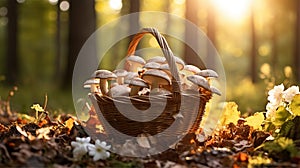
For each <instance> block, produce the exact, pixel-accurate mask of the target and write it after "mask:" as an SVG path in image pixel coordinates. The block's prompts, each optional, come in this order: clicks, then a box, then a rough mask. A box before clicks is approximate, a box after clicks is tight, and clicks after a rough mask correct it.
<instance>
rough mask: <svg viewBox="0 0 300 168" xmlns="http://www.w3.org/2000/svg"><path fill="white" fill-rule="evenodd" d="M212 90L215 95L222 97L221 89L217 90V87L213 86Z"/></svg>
mask: <svg viewBox="0 0 300 168" xmlns="http://www.w3.org/2000/svg"><path fill="white" fill-rule="evenodd" d="M210 90H211V92H212V93H215V94H217V95H219V96H221V95H222V93H221V91H220V90H219V89H217V88H216V87H214V86H211V87H210Z"/></svg>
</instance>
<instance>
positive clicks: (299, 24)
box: [294, 0, 300, 82]
mask: <svg viewBox="0 0 300 168" xmlns="http://www.w3.org/2000/svg"><path fill="white" fill-rule="evenodd" d="M296 3H297V7H296V14H297V16H296V24H295V25H296V26H295V28H296V41H295V55H294V61H295V73H296V80H297V81H298V82H299V81H300V1H299V0H296Z"/></svg>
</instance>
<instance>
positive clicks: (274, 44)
mask: <svg viewBox="0 0 300 168" xmlns="http://www.w3.org/2000/svg"><path fill="white" fill-rule="evenodd" d="M274 15H275V16H274V18H276V14H274ZM276 23H277V22H276V20H275V19H273V22H272V23H271V29H272V37H271V39H272V53H271V54H272V55H271V67H272V73H273V76H277V75H278V71H277V69H278V68H277V64H278V63H277V59H278V58H277V57H278V54H277V52H278V46H277V27H276Z"/></svg>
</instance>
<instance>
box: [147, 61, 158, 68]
mask: <svg viewBox="0 0 300 168" xmlns="http://www.w3.org/2000/svg"><path fill="white" fill-rule="evenodd" d="M143 68H146V69H159V68H160V64H159V63H157V62H147V63H146V64H145V65H144V67H143Z"/></svg>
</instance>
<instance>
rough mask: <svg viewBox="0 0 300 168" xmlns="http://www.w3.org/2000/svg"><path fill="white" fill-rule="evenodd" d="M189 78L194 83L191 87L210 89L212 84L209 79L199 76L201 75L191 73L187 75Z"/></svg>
mask: <svg viewBox="0 0 300 168" xmlns="http://www.w3.org/2000/svg"><path fill="white" fill-rule="evenodd" d="M187 79H188V80H189V81H191V82H192V83H193V85H192V86H191V89H197V90H198V88H199V87H202V88H204V89H206V90H210V86H209V83H208V81H207V80H206V78H204V77H202V76H199V75H190V76H188V77H187Z"/></svg>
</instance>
